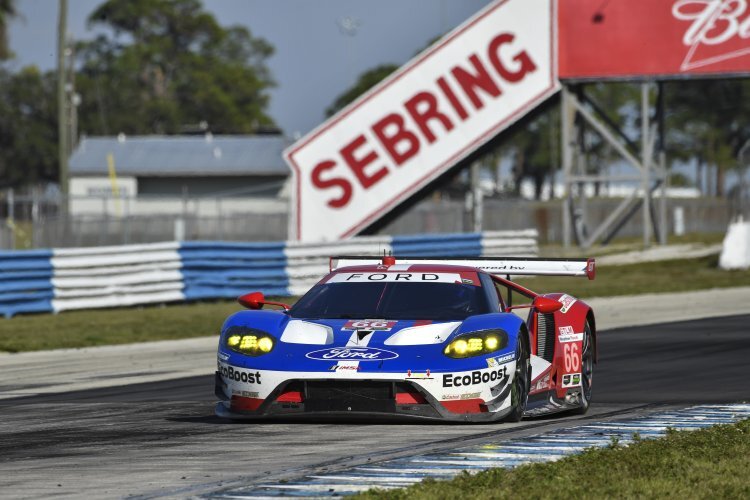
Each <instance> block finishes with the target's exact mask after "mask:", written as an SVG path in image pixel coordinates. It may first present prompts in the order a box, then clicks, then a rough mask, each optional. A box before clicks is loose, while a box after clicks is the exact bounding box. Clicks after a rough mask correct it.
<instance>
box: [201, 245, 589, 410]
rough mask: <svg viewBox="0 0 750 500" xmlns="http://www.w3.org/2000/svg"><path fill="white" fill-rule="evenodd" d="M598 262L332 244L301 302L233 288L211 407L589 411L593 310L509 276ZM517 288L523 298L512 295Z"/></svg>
mask: <svg viewBox="0 0 750 500" xmlns="http://www.w3.org/2000/svg"><path fill="white" fill-rule="evenodd" d="M594 273H595V268H594V261H593V260H592V259H589V260H586V259H579V260H550V259H527V258H476V259H464V258H461V259H432V258H415V257H405V258H395V257H390V256H386V257H383V258H382V259H381V258H375V257H359V256H355V257H335V258H332V259H331V270H330V273H329V274H328V275H326V276H325V277H324V278H323V279H322V280H320V281H319V282H318V284H317V285H315V286H314V287H312V289H310V290H309V291H308V292H307V293H306V294H305V295H304V296H303V297H302V298H300V299H299V301H297V303H296V304H295V305H294V306H291V307H290V306H287V305H285V304H282V303H278V302H271V301H268V300H266V299H265V298H264V296H263V294H262V293H259V292H255V293H250V294H247V295H243V296H242V297H240V298H239V299H238V300H239V302H240V303H241V304H242V305H244V306H246V307H247V308H248V309H250V310H247V311H241V312H238V313H235V314H233V315H232V316H230V317H229V318H228V319H227V320H226V322H225V323H224V325H223V327H222V331H221V335H220V338H219V349H218V369H217V372H216V390H215V392H216V395H217V396H218V397H219V398H220V400H221V401H220V402H219V403H218V404H217V405H216V414H217V415H218V416H220V417H226V418H231V419H252V418H269V417H273V418H276V417H280V416H284V417H292V416H303V417H308V418H309V417H346V418H352V417H355V416H356V417H367V418H376V419H381V418H388V417H397V418H407V417H410V418H415V419H431V420H446V421H470V422H488V421H500V420H507V421H518V420H520V419H521V418H522V417H523V416H535V415H541V414H546V413H552V412H559V411H565V410H572V411H575V412H580V413H583V412H585V411H586V410H587V409H588V406H589V402H590V400H591V384H592V377H593V365H594V362H595V361H596V328H595V322H594V314H593V311H592V310H591V308H590V307H589V306H587V305H586V304H585V303H583V302H582V301H580V300H578V299H576V298H574V297H572V296H570V295H567V294H563V293H549V294H544V295H540V294H537V293H535V292H532V291H531V290H528V289H527V288H525V287H523V286H521V285H519V284H517V283H515V282H513V281H511V277H512V276H517V275H566V276H586V277H588V278H589V279H593V278H594ZM519 295H520V296H522V297H525V298H526V299H528V300H527V301H525V303H523V304H519V305H515V304H514V303H513V299H514V297H516V296H519ZM264 305H275V306H280V307H281V308H282V310H280V311H279V310H261V309H262V308H263V306H264ZM520 313H523V318H522V317H521V314H520Z"/></svg>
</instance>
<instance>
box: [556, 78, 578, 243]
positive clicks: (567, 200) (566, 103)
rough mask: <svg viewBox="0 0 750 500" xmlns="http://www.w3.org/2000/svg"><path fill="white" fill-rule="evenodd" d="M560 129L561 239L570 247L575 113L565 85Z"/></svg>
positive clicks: (561, 103)
mask: <svg viewBox="0 0 750 500" xmlns="http://www.w3.org/2000/svg"><path fill="white" fill-rule="evenodd" d="M560 106H561V108H562V109H561V110H560V121H561V123H560V130H561V134H562V137H561V140H560V143H561V145H562V170H563V207H562V241H563V248H570V233H571V214H572V210H573V199H572V193H571V187H572V186H571V182H570V177H571V167H572V165H573V148H572V143H571V128H572V127H571V125H572V124H571V122H572V119H573V116H574V115H575V108H574V107H573V106H572V103H571V99H570V90H569V89H568V87H567V85H566V86H564V87H563V89H562V99H561V100H560Z"/></svg>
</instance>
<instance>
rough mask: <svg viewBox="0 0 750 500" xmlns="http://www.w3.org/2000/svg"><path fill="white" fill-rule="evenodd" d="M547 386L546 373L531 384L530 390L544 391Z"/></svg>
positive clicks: (547, 376) (547, 375)
mask: <svg viewBox="0 0 750 500" xmlns="http://www.w3.org/2000/svg"><path fill="white" fill-rule="evenodd" d="M547 388H549V373H547V374H546V375H545V376H544V377H542V378H540V379H539V380H537V381H536V383H535V384H534V385H533V386H531V391H530V392H539V391H544V390H546V389H547Z"/></svg>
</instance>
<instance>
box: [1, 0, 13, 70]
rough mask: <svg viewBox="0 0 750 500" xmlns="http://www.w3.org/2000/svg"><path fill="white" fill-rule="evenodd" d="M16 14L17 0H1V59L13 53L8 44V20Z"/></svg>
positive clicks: (8, 57)
mask: <svg viewBox="0 0 750 500" xmlns="http://www.w3.org/2000/svg"><path fill="white" fill-rule="evenodd" d="M16 14H17V12H16V6H15V0H0V61H3V60H5V59H10V57H11V56H12V55H13V54H12V53H11V51H10V47H9V46H8V21H9V20H10V18H12V17H14V16H15V15H16Z"/></svg>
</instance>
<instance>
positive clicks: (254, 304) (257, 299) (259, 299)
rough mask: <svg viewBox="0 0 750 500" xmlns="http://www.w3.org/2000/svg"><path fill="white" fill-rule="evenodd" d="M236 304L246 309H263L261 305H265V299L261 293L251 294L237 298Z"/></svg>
mask: <svg viewBox="0 0 750 500" xmlns="http://www.w3.org/2000/svg"><path fill="white" fill-rule="evenodd" d="M237 302H239V303H240V305H241V306H244V307H247V308H248V309H263V305H264V304H265V303H266V298H265V296H264V295H263V292H252V293H246V294H245V295H241V296H240V297H237Z"/></svg>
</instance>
